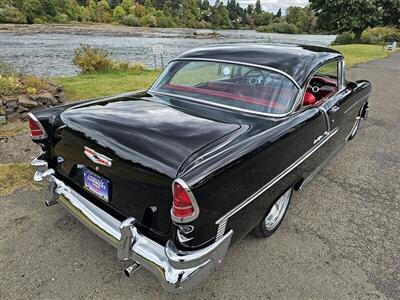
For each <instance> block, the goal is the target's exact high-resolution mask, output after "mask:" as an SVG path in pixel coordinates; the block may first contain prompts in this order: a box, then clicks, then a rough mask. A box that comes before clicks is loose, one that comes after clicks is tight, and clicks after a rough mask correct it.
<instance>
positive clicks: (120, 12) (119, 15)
mask: <svg viewBox="0 0 400 300" xmlns="http://www.w3.org/2000/svg"><path fill="white" fill-rule="evenodd" d="M124 16H125V10H124V9H123V8H122V6H120V5H118V6H116V7H115V8H114V11H113V18H114V20H116V21H121V20H122V19H123V17H124Z"/></svg>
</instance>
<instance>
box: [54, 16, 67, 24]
mask: <svg viewBox="0 0 400 300" xmlns="http://www.w3.org/2000/svg"><path fill="white" fill-rule="evenodd" d="M54 22H56V23H68V22H69V17H68V16H67V15H66V14H57V15H56V16H55V17H54Z"/></svg>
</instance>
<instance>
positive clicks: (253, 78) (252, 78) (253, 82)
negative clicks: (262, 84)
mask: <svg viewBox="0 0 400 300" xmlns="http://www.w3.org/2000/svg"><path fill="white" fill-rule="evenodd" d="M252 73H255V74H254V75H251V76H250V74H252ZM257 74H258V77H259V76H262V77H263V78H264V73H263V71H262V70H259V69H252V70H250V71H247V72H246V74H244V75H243V77H242V78H241V82H244V83H248V84H250V85H256V84H257V83H258V82H259V81H258V79H257V78H256V76H257Z"/></svg>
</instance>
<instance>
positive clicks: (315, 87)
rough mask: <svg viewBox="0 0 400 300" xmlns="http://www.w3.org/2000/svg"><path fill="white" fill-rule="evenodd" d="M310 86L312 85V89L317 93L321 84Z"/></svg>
mask: <svg viewBox="0 0 400 300" xmlns="http://www.w3.org/2000/svg"><path fill="white" fill-rule="evenodd" d="M310 87H311V90H312V92H313V93H314V94H316V93H318V92H319V86H317V85H314V86H312V85H310Z"/></svg>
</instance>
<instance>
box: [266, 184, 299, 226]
mask: <svg viewBox="0 0 400 300" xmlns="http://www.w3.org/2000/svg"><path fill="white" fill-rule="evenodd" d="M291 193H292V189H290V190H288V191H287V192H286V193H285V194H283V195H282V197H280V198H279V199H278V200H277V201H276V202H275V204H274V206H272V208H271V210H270V211H269V213H268V215H267V217H266V218H265V221H264V222H265V227H266V229H267V230H273V229H274V228H275V227H276V226H277V225H278V224H279V222H280V221H281V220H282V218H283V216H284V214H285V211H286V209H287V207H288V204H289V200H290V195H291Z"/></svg>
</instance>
